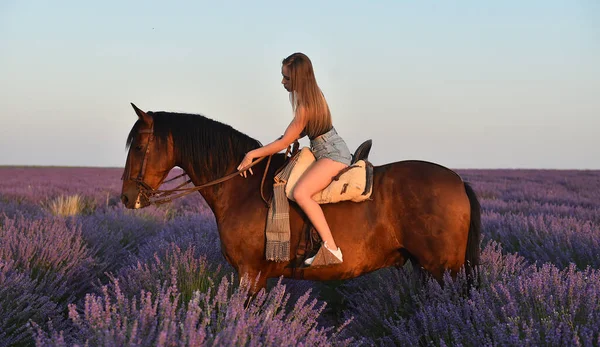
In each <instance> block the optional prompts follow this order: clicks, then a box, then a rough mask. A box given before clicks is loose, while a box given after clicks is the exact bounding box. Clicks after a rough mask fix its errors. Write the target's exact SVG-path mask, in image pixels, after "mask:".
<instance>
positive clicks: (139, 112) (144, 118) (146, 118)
mask: <svg viewBox="0 0 600 347" xmlns="http://www.w3.org/2000/svg"><path fill="white" fill-rule="evenodd" d="M131 106H132V107H133V109H134V110H135V113H136V114H137V115H138V117H139V118H140V120H142V122H144V123H146V124H151V123H152V117H151V116H149V115H148V114H147V113H146V112H144V111H142V110H140V109H139V108H138V107H137V106H135V105H134V104H133V102H132V103H131Z"/></svg>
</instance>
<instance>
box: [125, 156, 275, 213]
mask: <svg viewBox="0 0 600 347" xmlns="http://www.w3.org/2000/svg"><path fill="white" fill-rule="evenodd" d="M268 157H269V160H268V161H267V167H266V168H265V172H264V174H263V179H262V181H261V185H260V187H261V189H260V193H261V197H262V199H263V201H264V202H265V204H267V206H269V202H268V201H267V200H266V199H265V197H264V195H263V189H262V187H263V184H264V181H265V177H266V176H267V171H268V169H269V165H270V164H271V157H272V155H269V156H268ZM265 158H267V156H264V157H260V158H258V160H255V161H253V162H252V164H250V165H248V166H247V167H245V168H243V169H242V170H239V171H236V172H233V173H230V174H229V175H227V176H223V177H221V178H217V179H216V180H212V181H210V182H207V183H204V184H202V185H199V186H194V187H190V188H181V187H183V186H184V185H186V184H188V183H190V182H191V181H192V180H191V179H189V180H187V181H186V182H184V183H182V184H180V185H178V186H177V187H175V188H173V189H166V190H159V189H152V188H151V187H150V186H148V185H147V184H146V183H144V182H140V181H137V180H135V181H136V182H137V183H138V185H139V186H138V189H139V191H140V194H141V195H142V196H144V197H145V198H146V199H147V200H148V201H149V202H150V203H151V204H153V205H157V206H158V205H162V204H165V203H167V202H171V201H172V200H174V199H177V198H180V197H183V196H186V195H189V194H191V193H193V192H196V191H199V190H201V189H204V188H207V187H210V186H214V185H216V184H219V183H222V182H225V181H227V180H230V179H232V178H234V177H235V176H237V175H239V174H240V173H241V172H244V171H246V170H248V169H250V168H251V167H253V166H254V165H256V164H258V163H260V162H261V161H263V159H265ZM186 175H187V174H186V173H182V174H181V175H179V176H176V177H173V178H171V179H170V180H168V181H165V182H163V183H161V184H164V183H168V182H171V181H173V180H175V179H177V178H179V177H182V176H186ZM175 193H179V194H176V195H173V194H175Z"/></svg>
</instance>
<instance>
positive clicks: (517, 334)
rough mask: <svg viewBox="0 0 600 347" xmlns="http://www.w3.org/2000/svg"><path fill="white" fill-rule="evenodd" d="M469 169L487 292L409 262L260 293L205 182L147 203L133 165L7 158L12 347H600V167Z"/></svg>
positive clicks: (3, 274)
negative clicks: (127, 204) (239, 269)
mask: <svg viewBox="0 0 600 347" xmlns="http://www.w3.org/2000/svg"><path fill="white" fill-rule="evenodd" d="M459 173H460V174H461V175H462V176H463V178H464V179H465V180H467V181H470V182H472V183H473V184H474V188H475V190H476V192H477V194H478V196H479V198H480V200H481V204H482V208H483V216H482V225H483V240H482V243H481V248H482V262H483V264H482V266H481V270H480V271H481V283H480V287H479V288H478V289H477V290H472V291H471V292H470V293H469V294H468V295H464V294H463V288H464V284H465V279H464V276H463V275H462V274H461V275H459V277H458V278H457V279H456V280H452V279H450V278H447V280H446V282H445V285H444V286H443V287H442V286H440V285H439V284H438V283H437V282H435V281H429V282H423V281H421V279H420V277H419V275H418V273H414V272H413V271H412V269H411V266H410V264H408V265H407V266H405V267H404V268H402V269H394V268H390V269H384V270H380V271H377V272H374V273H371V274H368V275H365V276H363V277H360V278H357V279H353V280H348V281H341V282H328V283H317V282H308V281H293V280H285V279H283V280H281V279H280V280H278V279H273V280H272V281H271V282H270V283H269V291H268V292H261V294H259V295H258V297H256V298H255V300H254V301H252V302H251V303H250V304H249V305H245V299H246V294H247V290H248V288H245V287H239V286H238V282H239V281H238V279H237V278H236V276H235V275H234V274H233V270H232V268H231V267H230V266H229V265H228V264H227V263H226V261H225V259H224V258H223V256H222V255H221V253H220V249H219V247H220V246H219V239H218V234H217V231H216V227H215V223H214V219H213V216H212V214H211V212H210V210H208V209H207V207H206V205H205V204H204V201H203V200H202V198H201V197H200V195H199V194H198V195H193V196H189V197H186V198H183V199H180V200H177V201H174V202H173V203H170V204H166V205H163V206H160V207H149V208H146V209H143V210H137V211H132V210H126V209H125V208H124V207H123V206H122V205H121V204H120V201H119V195H120V189H121V180H120V177H121V174H122V169H117V168H114V169H113V168H54V167H45V168H27V167H26V168H21V167H0V346H11V345H24V346H27V345H37V346H73V345H79V346H84V345H89V346H151V345H152V346H205V345H207V346H213V345H219V346H221V345H226V346H289V345H293V346H297V345H299V346H329V345H331V346H390V345H400V346H417V345H422V346H455V345H465V346H540V345H544V346H580V345H581V346H600V270H599V269H600V171H550V170H548V171H542V170H460V171H459ZM175 174H176V173H173V175H175ZM232 218H234V217H233V216H232Z"/></svg>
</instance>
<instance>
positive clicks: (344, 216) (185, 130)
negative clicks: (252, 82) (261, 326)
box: [121, 104, 481, 290]
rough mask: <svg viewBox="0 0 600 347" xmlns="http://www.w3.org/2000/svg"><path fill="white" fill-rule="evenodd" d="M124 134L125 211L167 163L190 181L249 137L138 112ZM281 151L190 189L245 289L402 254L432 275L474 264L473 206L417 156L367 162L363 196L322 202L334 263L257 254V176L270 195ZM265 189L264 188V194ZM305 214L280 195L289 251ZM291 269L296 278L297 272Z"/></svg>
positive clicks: (207, 173) (260, 221)
mask: <svg viewBox="0 0 600 347" xmlns="http://www.w3.org/2000/svg"><path fill="white" fill-rule="evenodd" d="M132 106H133V108H134V110H135V112H136V114H137V116H138V120H137V121H136V123H135V124H134V126H133V128H132V129H131V132H130V133H129V136H128V139H127V147H128V148H129V154H128V157H127V162H126V165H125V172H124V174H123V189H122V196H121V199H122V202H123V204H124V205H125V206H126V207H127V208H143V207H145V206H148V205H149V204H150V201H149V200H148V199H147V198H145V196H144V194H140V193H141V191H144V190H145V189H147V190H150V189H157V188H158V187H159V186H160V185H161V184H162V183H163V181H164V179H165V178H166V177H167V175H168V173H169V171H170V170H171V169H172V168H174V167H176V166H177V167H180V168H182V169H183V170H184V171H185V172H186V173H187V174H188V176H189V177H190V179H191V181H192V182H193V183H194V184H195V185H196V186H199V185H202V184H203V183H206V182H209V181H212V180H215V179H218V178H220V177H223V176H226V175H228V174H231V173H235V172H236V167H237V165H238V164H239V162H240V161H241V159H242V158H243V156H244V154H245V153H246V152H248V151H250V150H252V149H254V148H257V147H259V146H260V145H261V144H260V142H259V141H257V140H254V139H252V138H251V137H249V136H247V135H245V134H243V133H241V132H239V131H237V130H235V129H233V128H232V127H230V126H228V125H225V124H223V123H220V122H217V121H214V120H211V119H208V118H206V117H204V116H201V115H195V114H181V113H168V112H147V113H146V112H144V111H142V110H140V109H138V108H137V107H136V106H135V105H133V104H132ZM286 158H287V157H286V156H285V155H284V154H282V153H280V154H276V155H274V156H273V157H272V161H271V164H270V166H267V161H266V160H263V161H262V162H260V163H259V164H257V165H256V166H254V168H253V169H254V175H252V176H248V177H249V178H246V179H244V178H243V177H241V176H240V175H235V176H234V177H232V178H231V179H228V180H226V181H224V182H222V183H219V184H216V185H212V186H210V187H207V188H203V189H201V190H200V193H201V194H202V196H203V197H204V199H205V200H206V202H207V204H208V206H209V207H210V208H211V210H212V211H213V213H214V215H215V218H216V222H217V226H218V231H219V235H220V239H221V248H222V252H223V254H224V256H225V258H226V259H227V261H228V262H229V263H230V264H231V265H232V266H233V267H234V268H235V269H236V271H237V272H238V275H239V276H240V279H241V278H243V275H245V274H246V275H248V276H249V278H251V279H254V278H257V279H258V282H257V286H256V288H255V290H259V289H260V288H264V287H265V286H266V281H267V279H268V278H270V277H279V276H282V275H283V276H284V277H288V278H294V277H295V278H303V279H308V280H339V279H348V278H353V277H357V276H360V275H362V274H365V273H368V272H371V271H374V270H377V269H381V268H384V267H388V266H402V265H403V264H404V263H405V262H406V261H407V260H409V259H410V260H411V261H412V262H414V263H416V264H418V265H419V266H420V267H422V268H423V269H425V270H426V271H428V272H429V273H431V275H433V276H434V277H435V278H436V279H438V280H441V278H442V276H443V273H444V272H445V271H446V270H450V271H451V273H452V274H453V275H456V273H458V272H459V271H460V269H461V267H462V266H463V265H464V266H465V268H466V270H467V274H472V273H473V272H472V269H473V267H474V266H476V265H478V263H479V253H480V248H479V243H480V228H481V226H480V224H481V223H480V214H481V212H480V205H479V202H478V200H477V197H476V195H475V193H474V191H473V190H472V188H471V187H470V186H469V184H468V183H466V182H463V180H462V179H461V177H460V176H459V175H458V174H456V173H455V172H453V171H451V170H449V169H447V168H444V167H442V166H440V165H437V164H433V163H428V162H424V161H400V162H395V163H390V164H387V165H381V166H375V167H374V168H373V169H374V178H373V193H372V195H371V200H368V201H364V202H347V201H345V202H338V203H335V204H324V205H322V208H323V212H324V214H325V216H326V218H327V221H328V223H329V225H330V228H331V232H332V234H333V237H334V238H335V241H336V243H337V244H338V245H339V247H340V248H341V249H343V251H344V262H343V263H342V264H338V265H332V266H327V267H321V268H314V269H311V268H310V267H309V268H306V269H303V270H302V271H299V270H298V269H295V267H294V265H293V264H295V259H292V260H291V261H290V262H272V261H267V260H266V259H265V243H266V238H265V224H266V219H267V218H266V216H267V211H268V207H267V206H266V204H265V203H264V202H263V200H262V198H261V178H262V176H263V173H264V171H265V169H267V167H268V169H267V176H266V177H267V180H266V182H267V183H266V184H265V191H266V192H267V194H266V195H267V196H270V195H269V194H270V192H272V182H273V177H274V171H275V170H276V169H278V168H280V167H281V166H282V165H283V163H284V161H285V159H286ZM267 189H269V191H267ZM306 221H307V218H306V216H305V215H304V213H303V212H302V210H301V209H300V208H299V207H298V206H297V205H296V204H295V203H294V202H291V201H290V228H291V237H290V243H291V245H292V249H291V250H290V254H292V255H294V254H295V252H296V247H297V245H298V243H299V240H300V237H301V233H302V230H303V229H304V226H305V223H306ZM300 276H301V277H300Z"/></svg>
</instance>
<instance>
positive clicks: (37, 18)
mask: <svg viewBox="0 0 600 347" xmlns="http://www.w3.org/2000/svg"><path fill="white" fill-rule="evenodd" d="M296 51H301V52H304V53H306V54H307V55H308V56H309V57H311V59H312V60H313V64H314V66H315V72H316V75H317V80H318V82H319V84H320V86H321V88H322V89H323V91H324V93H325V95H326V97H327V98H328V101H329V104H330V107H331V110H332V113H333V120H334V125H335V127H336V128H337V129H338V132H339V133H340V134H341V135H342V136H343V137H344V138H345V139H346V140H347V142H348V144H349V146H350V147H351V149H352V150H354V148H356V146H358V145H359V144H360V143H361V142H362V141H363V140H365V139H368V138H372V139H373V148H372V150H371V159H372V161H373V163H374V164H376V165H380V164H385V163H388V162H392V161H399V160H404V159H422V160H428V161H433V162H436V163H439V164H442V165H445V166H448V167H451V168H558V169H562V168H574V169H600V137H599V135H598V133H599V132H600V96H599V94H600V2H599V1H597V0H589V1H583V0H582V1H578V0H572V1H566V0H565V1H553V0H544V1H521V0H515V1H513V0H503V1H400V0H397V1H369V2H367V1H223V2H220V3H216V2H212V1H210V2H209V1H193V2H192V1H189V2H181V1H179V2H175V1H173V2H167V1H96V2H90V1H25V0H23V1H16V0H15V1H11V0H9V1H6V0H2V1H0V122H1V125H0V165H65V166H123V165H124V162H125V157H126V152H125V147H124V144H125V138H126V136H127V133H128V132H129V130H130V128H131V126H132V125H133V123H134V122H135V120H136V116H135V114H134V112H133V110H132V108H131V106H130V105H129V103H130V102H134V103H135V104H136V105H137V106H139V107H140V108H142V109H144V110H155V111H158V110H166V111H182V112H189V113H201V114H204V115H206V116H208V117H210V118H213V119H216V120H219V121H222V122H224V123H227V124H230V125H231V126H233V127H234V128H236V129H238V130H240V131H242V132H245V133H246V134H248V135H250V136H252V137H255V138H257V139H259V140H260V141H262V142H263V143H268V142H269V141H271V140H273V139H275V138H276V137H278V136H279V135H281V134H282V133H283V131H284V130H285V127H286V126H287V124H288V123H289V121H290V120H291V117H292V114H291V108H290V105H289V101H288V97H287V93H286V92H285V90H284V89H283V88H282V87H281V84H280V80H281V75H280V63H281V60H282V59H283V58H284V57H285V56H287V55H289V54H291V53H293V52H296ZM302 144H303V145H307V142H306V141H302Z"/></svg>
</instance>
